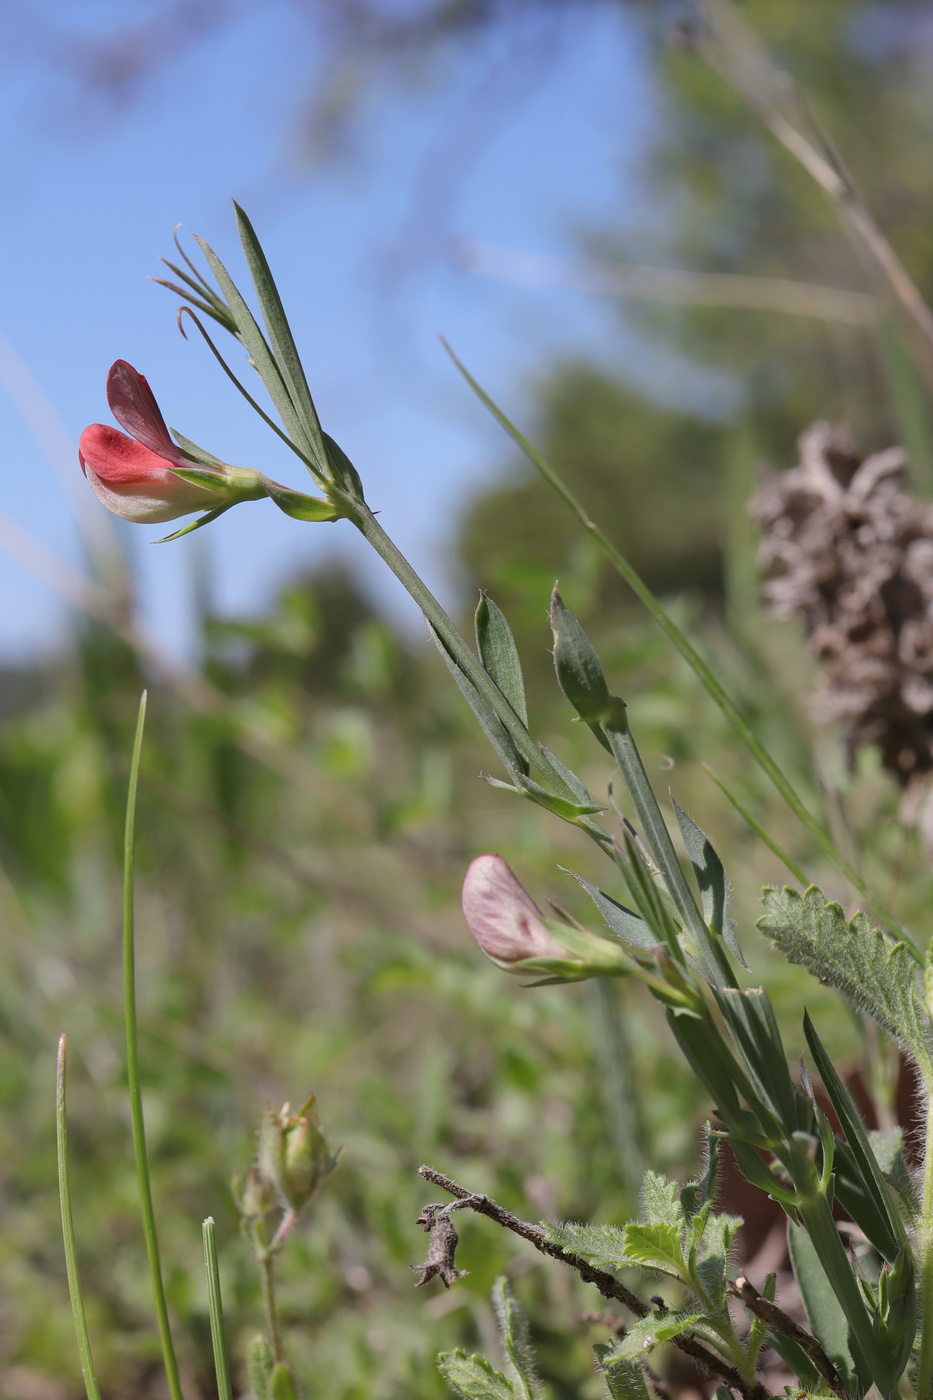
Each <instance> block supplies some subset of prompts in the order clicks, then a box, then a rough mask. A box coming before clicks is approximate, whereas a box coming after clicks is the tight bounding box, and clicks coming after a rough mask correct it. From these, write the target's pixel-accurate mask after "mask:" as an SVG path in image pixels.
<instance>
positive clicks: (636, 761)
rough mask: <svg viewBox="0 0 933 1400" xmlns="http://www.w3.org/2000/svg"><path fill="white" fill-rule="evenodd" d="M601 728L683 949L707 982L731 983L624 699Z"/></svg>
mask: <svg viewBox="0 0 933 1400" xmlns="http://www.w3.org/2000/svg"><path fill="white" fill-rule="evenodd" d="M603 728H604V729H605V731H606V734H607V736H608V739H609V745H610V747H611V749H612V753H613V757H614V758H615V761H616V763H617V764H618V765H619V772H620V773H621V774H622V780H623V782H624V783H625V786H626V788H627V790H628V794H629V797H630V798H631V799H632V804H633V806H634V808H635V811H636V813H637V815H638V822H639V825H640V827H641V830H642V833H643V835H644V837H645V841H646V843H647V845H648V848H649V850H650V852H651V854H652V856H653V857H654V860H655V861H656V862H657V865H658V867H659V868H660V870H661V871H662V873H663V875H664V880H665V883H666V885H667V888H668V890H669V891H670V894H671V898H672V899H673V901H674V904H675V905H676V907H677V913H678V915H679V917H680V919H681V922H682V924H683V930H684V934H685V936H686V939H687V951H688V952H689V954H690V955H691V956H692V957H693V958H695V959H696V964H697V966H698V967H699V969H700V971H701V972H702V974H703V976H704V977H705V978H706V980H707V981H708V982H709V983H710V985H711V986H714V987H716V986H726V985H730V984H732V985H734V982H735V979H734V977H733V975H732V971H731V969H730V967H729V961H728V958H727V957H726V954H725V951H724V949H723V947H722V945H721V943H719V942H718V941H717V940H716V939H714V937H713V935H712V934H711V933H710V931H709V929H708V928H707V927H706V924H705V923H704V922H703V916H702V914H701V913H700V910H699V908H698V907H697V902H696V900H695V899H694V897H693V893H692V892H691V890H690V886H689V885H688V884H687V881H686V878H685V876H684V872H683V870H682V869H681V866H680V861H679V860H678V857H677V852H676V851H675V850H674V843H673V841H672V840H671V836H670V832H669V831H668V829H667V826H666V824H665V821H664V817H663V815H662V813H661V808H660V807H659V805H658V799H657V798H656V797H655V795H654V790H653V788H652V786H651V783H650V782H649V779H648V774H647V773H646V772H645V765H644V763H643V762H642V759H641V754H640V753H639V752H638V746H637V745H636V743H635V740H634V738H633V736H632V732H631V730H630V729H629V724H628V717H627V714H626V709H625V704H624V702H623V701H621V700H618V699H613V700H612V702H611V704H610V705H609V706H607V708H606V711H605V712H604V716H603Z"/></svg>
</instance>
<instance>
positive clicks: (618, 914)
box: [569, 870, 660, 950]
mask: <svg viewBox="0 0 933 1400" xmlns="http://www.w3.org/2000/svg"><path fill="white" fill-rule="evenodd" d="M569 873H570V874H571V875H572V876H573V878H574V879H575V880H576V882H577V884H578V885H580V887H581V888H582V889H584V890H586V893H587V894H588V895H589V897H590V899H591V900H592V901H593V903H594V904H595V905H596V908H597V909H598V910H599V912H600V914H602V916H603V918H604V919H605V921H606V923H607V924H608V926H609V927H610V928H611V929H612V931H613V933H616V934H618V935H619V937H620V938H624V939H625V941H626V942H627V943H634V944H635V946H636V947H637V948H645V949H646V950H650V949H652V948H655V947H656V946H657V944H658V942H659V941H660V940H659V939H658V936H657V935H656V934H655V933H654V932H653V931H652V929H650V928H649V926H648V925H647V924H646V923H645V921H644V919H640V918H639V917H638V915H637V914H634V913H633V912H632V910H631V909H626V907H625V905H624V904H620V903H619V902H618V900H616V899H613V898H612V896H611V895H608V894H604V893H603V891H602V890H601V889H600V888H599V887H598V885H593V884H590V882H589V880H584V878H583V876H582V875H578V874H577V873H576V871H575V870H571V871H570V872H569Z"/></svg>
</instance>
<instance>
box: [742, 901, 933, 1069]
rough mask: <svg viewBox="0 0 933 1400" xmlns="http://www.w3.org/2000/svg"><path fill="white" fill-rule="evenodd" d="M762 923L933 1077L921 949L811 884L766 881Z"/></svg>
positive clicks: (788, 954)
mask: <svg viewBox="0 0 933 1400" xmlns="http://www.w3.org/2000/svg"><path fill="white" fill-rule="evenodd" d="M762 900H763V903H764V906H765V912H764V914H763V915H762V917H761V918H760V919H759V920H758V927H759V928H760V929H761V931H762V933H764V934H765V936H766V937H767V938H770V939H771V942H772V943H774V944H775V945H776V946H777V947H778V948H779V949H780V950H781V952H782V953H783V954H784V956H785V958H787V960H788V962H793V963H799V964H801V965H802V966H803V967H806V968H808V969H809V970H810V972H812V973H813V975H814V976H815V977H818V978H819V979H820V981H821V982H829V983H830V984H831V985H832V986H834V987H836V988H838V990H839V991H841V992H842V993H843V994H844V995H845V996H847V997H849V999H850V1000H851V1001H853V1002H854V1003H855V1004H856V1005H857V1006H861V1007H862V1008H863V1009H864V1010H865V1011H867V1012H868V1014H869V1015H870V1016H872V1017H873V1018H874V1020H876V1021H877V1022H878V1024H879V1025H880V1026H883V1027H884V1029H885V1030H886V1031H889V1032H890V1034H891V1035H893V1036H895V1037H896V1038H897V1039H898V1040H899V1041H900V1042H901V1043H902V1044H903V1045H904V1046H905V1047H906V1048H907V1049H908V1050H909V1051H910V1053H911V1055H913V1057H914V1059H915V1060H916V1061H917V1064H918V1066H919V1067H920V1070H921V1072H922V1074H923V1076H924V1078H925V1080H926V1081H927V1084H930V1083H933V1060H931V1056H930V1048H929V1044H928V1040H927V1035H928V1026H927V1019H926V1016H925V1015H924V1014H923V1013H922V1012H921V1011H920V1009H919V1007H918V1004H917V1000H916V993H917V953H916V950H915V949H914V948H912V947H911V946H910V945H909V944H907V943H905V942H903V941H902V940H901V941H898V942H894V941H893V940H892V939H891V938H889V937H888V936H887V935H886V934H884V933H882V931H881V930H880V929H876V928H872V926H871V924H870V923H869V921H868V918H867V917H866V915H865V914H863V913H861V912H860V913H858V914H856V915H855V918H854V919H852V920H851V921H850V922H848V923H847V922H846V917H845V914H844V913H843V911H842V909H841V907H840V906H839V905H838V904H834V903H831V902H830V901H829V900H827V899H826V897H825V895H823V894H822V892H821V891H820V890H818V889H816V888H815V886H812V885H811V886H810V888H809V889H807V890H805V891H804V893H803V894H802V895H801V894H798V893H797V891H796V890H793V889H790V887H789V886H786V885H785V886H784V888H783V889H775V888H773V887H767V888H765V890H764V891H763V894H762Z"/></svg>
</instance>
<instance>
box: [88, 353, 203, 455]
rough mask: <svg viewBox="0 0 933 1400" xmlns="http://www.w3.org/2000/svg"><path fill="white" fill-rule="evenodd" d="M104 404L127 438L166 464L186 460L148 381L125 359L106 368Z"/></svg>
mask: <svg viewBox="0 0 933 1400" xmlns="http://www.w3.org/2000/svg"><path fill="white" fill-rule="evenodd" d="M107 402H108V404H109V405H110V411H111V413H112V414H113V416H114V418H116V420H117V422H118V423H119V424H120V427H121V428H125V429H126V431H127V432H128V433H129V435H130V437H133V438H135V439H136V441H137V442H141V443H142V444H143V445H144V446H145V447H148V448H149V450H150V451H151V452H157V453H158V455H159V456H160V457H165V458H166V459H167V460H168V461H170V462H176V463H178V464H185V463H187V460H188V459H187V458H186V457H185V456H184V455H183V454H182V453H181V452H180V451H179V449H178V448H177V447H176V445H175V443H174V442H173V441H172V436H171V434H170V433H169V430H168V428H167V427H166V426H165V419H164V418H163V417H162V411H161V409H160V408H159V405H158V404H157V403H156V399H155V395H154V394H153V392H152V390H151V389H150V388H149V382H148V380H147V379H146V378H145V376H144V375H142V374H140V373H139V371H138V370H136V369H134V368H133V366H132V365H131V364H128V363H127V362H126V360H116V361H114V363H113V364H112V365H111V366H110V373H109V374H108V375H107Z"/></svg>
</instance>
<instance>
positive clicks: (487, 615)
mask: <svg viewBox="0 0 933 1400" xmlns="http://www.w3.org/2000/svg"><path fill="white" fill-rule="evenodd" d="M474 623H475V627H476V650H477V651H478V652H479V659H480V661H481V662H482V663H483V665H484V667H485V668H486V670H487V671H488V673H489V675H490V676H491V677H492V679H493V680H494V681H495V683H496V685H497V686H498V687H499V689H500V690H501V691H502V694H503V695H504V696H505V698H506V700H508V702H509V704H510V705H511V706H512V709H513V710H514V711H515V713H516V714H517V715H518V717H519V719H520V720H521V722H522V724H523V725H524V726H525V728H526V729H527V728H528V706H527V704H526V702H525V682H524V679H523V677H522V663H521V661H520V660H519V657H518V647H517V646H516V645H515V638H514V637H513V636H512V629H511V628H510V627H509V624H508V622H507V621H506V618H505V613H504V612H503V611H502V609H501V608H500V607H498V606H497V605H496V604H495V603H494V602H493V601H492V599H491V598H490V597H489V595H488V594H487V593H480V596H479V602H478V603H477V605H476V613H475V616H474Z"/></svg>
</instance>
